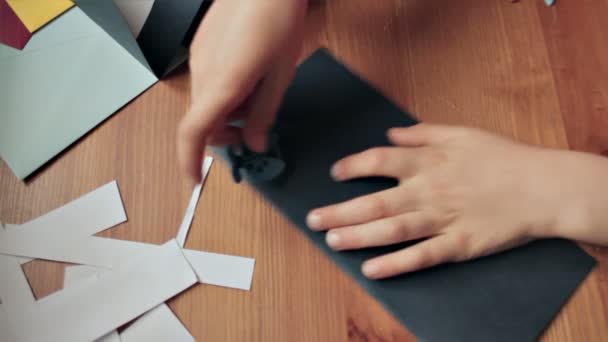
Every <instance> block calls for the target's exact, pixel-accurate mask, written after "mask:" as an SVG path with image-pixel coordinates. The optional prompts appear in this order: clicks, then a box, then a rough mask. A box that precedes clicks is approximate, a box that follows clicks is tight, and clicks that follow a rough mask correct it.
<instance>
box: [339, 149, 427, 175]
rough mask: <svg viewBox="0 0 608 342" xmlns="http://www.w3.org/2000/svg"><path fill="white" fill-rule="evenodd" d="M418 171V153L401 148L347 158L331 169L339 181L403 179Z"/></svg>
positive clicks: (370, 150) (371, 150)
mask: <svg viewBox="0 0 608 342" xmlns="http://www.w3.org/2000/svg"><path fill="white" fill-rule="evenodd" d="M415 171H416V152H415V151H411V150H408V149H405V148H399V147H376V148H372V149H369V150H366V151H363V152H360V153H357V154H353V155H352V156H349V157H346V158H344V159H342V160H340V161H338V162H337V163H335V164H334V166H333V167H332V169H331V174H332V177H333V178H334V179H336V180H339V181H345V180H349V179H355V178H361V177H375V176H379V177H391V178H398V179H401V178H403V177H405V176H408V175H412V174H414V173H415Z"/></svg>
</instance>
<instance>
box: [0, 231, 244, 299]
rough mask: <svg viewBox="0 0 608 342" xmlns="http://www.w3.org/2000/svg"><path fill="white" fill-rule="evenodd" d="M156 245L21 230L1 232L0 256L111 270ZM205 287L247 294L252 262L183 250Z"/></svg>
mask: <svg viewBox="0 0 608 342" xmlns="http://www.w3.org/2000/svg"><path fill="white" fill-rule="evenodd" d="M158 248H159V246H158V245H153V244H147V243H142V242H134V241H125V240H116V239H108V238H102V237H97V236H88V237H73V236H72V237H70V238H67V237H64V238H61V237H58V236H55V235H54V234H36V232H35V231H34V232H28V231H22V230H21V229H13V230H7V231H4V232H0V254H7V255H13V256H23V257H30V258H32V257H33V258H37V259H45V260H51V261H60V262H68V263H75V264H82V265H89V266H97V267H103V268H107V269H112V268H114V267H117V266H119V265H121V263H123V262H124V261H125V260H129V259H130V258H132V257H134V256H140V255H149V254H154V253H155V250H156V249H158ZM184 254H185V255H186V258H187V259H188V261H189V262H190V261H191V262H190V264H191V265H192V267H193V269H194V271H195V272H196V274H197V276H198V277H199V281H200V282H202V283H204V284H210V285H218V286H225V287H230V288H236V289H242V290H249V289H250V287H251V281H252V278H253V271H254V267H255V260H254V259H251V258H243V257H238V256H231V255H224V254H217V253H209V252H202V251H195V250H184Z"/></svg>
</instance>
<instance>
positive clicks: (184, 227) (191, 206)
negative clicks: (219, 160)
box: [176, 157, 213, 247]
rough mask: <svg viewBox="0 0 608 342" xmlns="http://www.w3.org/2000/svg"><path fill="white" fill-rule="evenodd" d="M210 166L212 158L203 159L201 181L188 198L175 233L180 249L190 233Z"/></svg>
mask: <svg viewBox="0 0 608 342" xmlns="http://www.w3.org/2000/svg"><path fill="white" fill-rule="evenodd" d="M212 164H213V158H212V157H205V161H204V162H203V167H202V174H203V176H202V180H201V182H200V183H199V184H197V185H196V186H195V187H194V190H193V191H192V196H191V197H190V203H188V208H187V209H186V214H185V215H184V220H183V221H182V224H181V225H180V226H179V231H178V232H177V238H176V239H177V243H178V244H179V245H180V246H181V247H184V245H185V244H186V238H188V232H189V231H190V226H191V225H192V219H193V218H194V212H195V211H196V205H197V204H198V199H199V198H200V197H201V190H202V189H203V186H204V185H205V180H206V179H207V175H208V174H209V170H210V169H211V165H212Z"/></svg>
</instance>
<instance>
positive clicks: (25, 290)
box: [0, 224, 36, 312]
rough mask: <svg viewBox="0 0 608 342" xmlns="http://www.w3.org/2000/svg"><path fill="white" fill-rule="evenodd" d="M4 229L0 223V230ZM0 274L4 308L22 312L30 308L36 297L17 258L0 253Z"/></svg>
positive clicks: (0, 289) (0, 299)
mask: <svg viewBox="0 0 608 342" xmlns="http://www.w3.org/2000/svg"><path fill="white" fill-rule="evenodd" d="M4 229H5V228H4V224H0V230H4ZM0 276H2V280H1V281H0V302H1V303H2V306H3V308H4V310H7V311H8V312H22V311H24V310H25V311H27V310H30V309H31V308H32V307H33V306H34V305H35V304H36V298H35V297H34V294H33V293H32V289H31V288H30V285H29V283H28V281H27V278H26V277H25V273H24V272H23V269H22V268H21V264H20V263H19V260H18V259H17V258H15V257H12V256H7V255H0Z"/></svg>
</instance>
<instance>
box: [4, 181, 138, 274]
mask: <svg viewBox="0 0 608 342" xmlns="http://www.w3.org/2000/svg"><path fill="white" fill-rule="evenodd" d="M126 220H127V214H126V213H125V209H124V207H123V204H122V200H121V198H120V192H119V191H118V185H117V184H116V181H112V182H109V183H107V184H105V185H103V186H101V187H100V188H97V189H96V190H93V191H91V192H89V193H87V194H86V195H84V196H82V197H80V198H78V199H76V200H74V201H72V202H70V203H68V204H66V205H64V206H62V207H60V208H57V209H55V210H53V211H50V212H48V213H47V214H45V215H42V216H40V217H38V218H36V219H34V220H32V221H29V222H27V223H24V224H22V225H10V224H7V225H6V228H7V229H9V230H12V229H19V230H20V231H29V232H32V234H44V233H48V232H52V233H53V234H54V235H55V236H56V237H57V238H60V239H63V238H67V237H72V236H89V235H94V234H97V233H99V232H101V231H104V230H106V229H108V228H111V227H114V226H116V225H118V224H120V223H123V222H125V221H126ZM28 261H31V259H27V258H20V262H21V264H24V263H26V262H28Z"/></svg>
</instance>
